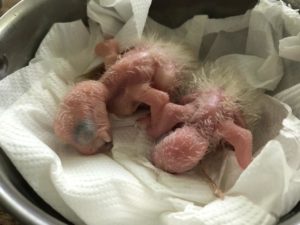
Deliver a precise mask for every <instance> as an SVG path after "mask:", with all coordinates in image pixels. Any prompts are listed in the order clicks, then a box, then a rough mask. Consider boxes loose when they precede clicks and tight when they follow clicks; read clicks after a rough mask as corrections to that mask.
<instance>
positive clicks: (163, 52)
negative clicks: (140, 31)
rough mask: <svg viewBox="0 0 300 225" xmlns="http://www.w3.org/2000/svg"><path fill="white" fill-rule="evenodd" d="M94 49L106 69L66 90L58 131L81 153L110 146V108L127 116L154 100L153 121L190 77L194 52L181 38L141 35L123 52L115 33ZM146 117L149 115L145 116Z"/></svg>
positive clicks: (57, 132)
mask: <svg viewBox="0 0 300 225" xmlns="http://www.w3.org/2000/svg"><path fill="white" fill-rule="evenodd" d="M95 52H96V54H98V55H99V56H100V57H102V58H103V60H104V64H105V69H106V71H105V72H104V74H103V75H102V76H101V77H100V79H99V80H97V81H92V80H89V81H83V82H80V83H78V84H77V85H75V86H74V88H73V89H72V90H71V91H70V92H69V93H68V94H67V95H66V97H65V98H64V100H63V102H62V104H61V107H60V109H59V111H58V113H57V116H56V119H55V121H54V131H55V133H56V135H57V136H58V137H60V138H61V139H62V140H64V141H65V142H66V143H68V144H71V145H73V146H74V147H75V148H76V149H77V150H78V151H79V152H81V153H83V154H94V153H97V152H99V151H103V150H105V149H107V148H110V147H111V146H112V134H111V127H110V121H109V118H108V113H114V114H116V115H117V116H128V115H131V114H132V113H133V112H135V111H136V110H137V108H138V107H139V106H140V105H141V104H146V105H148V106H150V111H151V118H150V123H151V121H157V120H158V118H157V117H159V116H160V115H159V112H160V111H161V109H162V107H163V106H164V105H165V104H166V103H168V102H169V100H170V98H173V97H175V96H176V90H177V89H178V87H179V86H180V85H181V83H182V82H185V80H188V77H189V76H190V74H191V70H193V68H194V65H195V59H196V57H195V56H194V55H193V54H191V51H189V50H187V48H186V47H185V46H184V45H183V44H180V43H177V42H172V41H163V40H159V39H157V38H153V37H152V38H143V39H142V40H141V41H140V42H138V43H137V44H136V45H135V46H134V47H133V48H130V49H127V50H125V51H124V52H123V54H120V50H119V46H118V43H117V42H116V41H115V40H114V39H110V40H106V41H104V42H101V43H99V44H98V45H97V46H96V48H95ZM147 119H148V118H147Z"/></svg>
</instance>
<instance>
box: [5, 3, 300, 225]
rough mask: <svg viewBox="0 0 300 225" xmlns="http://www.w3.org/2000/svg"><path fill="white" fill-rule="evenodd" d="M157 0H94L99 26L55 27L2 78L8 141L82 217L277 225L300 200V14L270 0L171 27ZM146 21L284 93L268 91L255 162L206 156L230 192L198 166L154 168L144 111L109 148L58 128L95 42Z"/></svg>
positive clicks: (62, 204) (59, 202)
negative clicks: (89, 147)
mask: <svg viewBox="0 0 300 225" xmlns="http://www.w3.org/2000/svg"><path fill="white" fill-rule="evenodd" d="M150 4H151V1H150V0H149V1H139V0H114V1H107V0H91V1H90V2H89V4H88V16H89V17H90V21H89V29H87V28H86V27H85V26H84V25H83V24H82V23H81V21H75V22H72V23H63V24H55V25H54V26H53V27H52V28H51V30H50V31H49V33H48V34H47V35H46V37H45V39H44V40H43V42H42V43H41V46H40V47H39V49H38V51H37V53H36V55H35V58H34V59H32V61H31V62H30V64H29V65H28V66H27V67H25V68H22V69H20V70H19V71H17V72H15V73H13V74H11V75H9V76H8V77H7V78H5V79H3V80H2V81H1V82H0V98H1V101H0V124H1V127H0V146H1V148H3V150H4V151H5V152H6V154H7V155H8V156H9V158H10V159H11V160H12V162H13V163H14V165H15V166H16V167H17V169H18V170H19V171H20V172H21V174H22V175H23V176H24V178H25V179H26V180H27V181H28V183H29V184H30V185H31V186H32V187H33V189H34V190H35V191H36V192H37V193H38V194H39V195H40V196H41V197H42V198H43V199H45V200H46V201H47V202H48V203H49V204H50V205H51V206H52V207H53V208H55V209H56V210H57V211H59V212H60V213H62V214H63V215H64V216H65V217H66V218H68V219H69V220H70V221H72V222H74V223H75V224H83V223H86V224H97V225H99V224H105V225H109V224H111V225H117V224H122V225H124V224H128V225H135V224H136V225H140V224H145V225H148V224H149V225H158V224H161V225H169V224H170V225H171V224H172V225H174V224H182V223H185V224H188V225H192V224H197V225H198V224H201V225H202V224H203V225H215V224H222V225H224V224H232V225H234V224H237V225H240V224H250V225H251V224H253V225H254V224H257V225H260V224H262V225H267V224H268V225H269V224H274V223H275V222H276V220H277V219H278V218H279V217H280V216H282V215H284V214H285V213H287V212H288V211H289V210H291V208H292V207H293V206H294V205H295V204H296V203H297V201H299V199H300V193H299V190H300V172H299V167H300V142H299V136H300V121H299V120H298V118H297V117H295V116H294V115H296V116H299V115H300V108H299V107H300V106H299V104H298V98H299V97H298V96H299V94H298V86H299V85H297V84H296V83H298V82H299V81H300V77H299V75H298V76H297V74H298V73H299V72H297V71H299V69H298V68H300V57H299V54H297V50H295V49H297V48H299V46H300V43H299V32H300V25H299V24H300V23H299V22H300V16H299V15H298V14H297V13H296V12H295V11H294V10H292V9H290V8H288V7H287V6H285V5H284V4H283V3H281V2H277V1H271V0H262V1H261V2H260V3H259V5H257V6H256V7H255V8H254V9H253V10H250V11H248V12H247V13H246V14H245V15H241V16H235V17H230V18H226V19H209V18H208V17H207V16H205V15H199V16H195V17H194V18H192V19H191V20H189V21H187V22H186V23H185V24H183V25H182V26H180V27H179V28H177V29H170V28H167V27H164V26H162V25H160V24H158V23H157V22H155V21H153V20H151V19H150V18H147V13H148V10H149V7H150ZM144 29H148V30H152V31H155V32H156V33H157V34H158V35H161V36H165V37H168V36H177V38H180V39H181V40H184V41H185V42H186V43H187V44H189V45H191V46H192V47H193V49H195V51H197V52H198V53H199V60H200V61H204V62H205V61H209V60H216V63H217V64H220V65H223V64H225V65H226V64H230V65H233V66H234V67H235V69H236V71H237V72H238V73H240V74H241V75H243V76H245V78H246V79H247V81H248V82H249V83H250V84H251V85H253V86H254V87H257V88H264V89H266V90H269V91H272V92H273V93H277V94H276V96H275V98H272V97H265V98H264V100H263V104H262V110H263V115H262V119H261V121H260V123H259V124H258V127H257V128H256V130H255V132H254V137H255V138H254V139H255V141H254V147H255V153H254V154H255V159H254V160H253V162H252V163H251V164H250V165H249V167H248V168H247V169H246V170H245V171H241V170H240V169H239V167H238V165H237V162H236V160H235V157H234V154H233V153H232V152H229V151H228V152H227V153H226V154H227V157H226V160H224V161H222V160H221V159H222V158H223V155H222V154H224V153H222V152H220V153H218V154H216V155H213V156H208V157H207V159H206V160H205V162H203V165H210V166H209V168H210V170H209V171H208V173H209V175H210V176H211V177H212V178H213V179H214V180H215V181H216V182H217V183H218V185H219V186H220V187H221V188H222V189H223V190H225V191H226V197H225V199H224V200H219V199H216V197H215V196H214V195H213V193H212V191H211V190H210V188H209V185H208V184H207V182H206V181H205V179H204V178H203V175H202V174H201V173H200V172H199V171H198V169H197V168H196V169H195V170H194V171H192V172H189V173H186V174H183V175H172V174H168V173H165V172H163V171H161V170H159V169H156V168H155V167H153V165H152V164H151V163H150V162H149V160H148V158H147V156H148V154H149V151H150V149H151V147H152V146H153V143H152V141H151V140H149V139H148V138H147V136H146V135H145V133H144V132H143V130H140V129H138V128H137V127H136V126H135V118H134V117H132V118H127V119H118V118H116V117H114V116H112V117H111V120H112V125H113V136H114V137H113V138H114V148H113V149H112V152H111V153H110V154H98V155H93V156H82V155H80V154H78V153H77V152H76V151H74V149H72V148H71V147H70V146H66V145H64V144H62V143H61V142H60V141H59V140H58V139H57V138H56V137H55V136H54V134H53V129H52V122H53V119H54V115H55V113H56V110H57V108H58V106H59V102H60V101H61V99H62V98H63V96H64V94H65V93H66V92H67V91H68V90H69V88H71V87H72V85H73V84H74V82H75V81H76V80H77V78H78V76H80V75H81V74H82V73H84V72H86V71H88V70H89V69H91V68H93V67H94V66H95V65H97V64H99V63H100V59H98V58H97V57H96V56H95V55H94V46H95V44H96V43H97V42H99V41H100V40H102V39H103V38H105V37H107V36H115V37H116V38H117V39H118V41H120V43H121V45H122V47H123V48H125V47H128V46H130V45H132V44H134V42H135V40H137V39H138V38H140V37H141V35H142V32H143V30H144ZM294 85H295V86H294ZM282 90H283V91H282ZM280 91H282V92H280ZM278 92H280V93H278ZM276 98H277V99H276ZM285 103H286V104H285ZM293 114H294V115H293Z"/></svg>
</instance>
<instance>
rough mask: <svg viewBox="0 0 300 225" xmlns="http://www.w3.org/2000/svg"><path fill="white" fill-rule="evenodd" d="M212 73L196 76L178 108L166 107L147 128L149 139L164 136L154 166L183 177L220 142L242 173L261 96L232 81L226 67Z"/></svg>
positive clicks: (237, 79)
mask: <svg viewBox="0 0 300 225" xmlns="http://www.w3.org/2000/svg"><path fill="white" fill-rule="evenodd" d="M212 68H213V67H212V66H211V67H209V66H207V68H206V72H205V73H204V69H203V70H201V71H199V72H198V73H197V74H196V75H195V78H196V79H195V80H194V81H193V83H194V85H193V86H194V88H192V90H191V93H190V94H188V95H186V96H184V97H182V99H181V104H180V105H179V104H174V103H167V104H166V105H165V106H164V107H163V109H162V110H161V112H160V117H158V118H157V120H156V121H153V122H152V124H151V125H150V126H149V127H148V129H147V132H148V134H149V135H151V136H152V137H154V138H158V137H160V136H162V135H164V136H163V137H162V138H161V140H160V141H159V142H158V144H157V145H156V146H155V147H154V149H153V152H152V161H153V163H154V165H155V166H157V167H159V168H161V169H163V170H165V171H167V172H171V173H183V172H186V171H189V170H191V169H192V168H194V167H195V166H196V165H197V164H198V163H199V161H200V160H201V159H203V157H204V156H205V154H207V152H209V151H212V150H215V149H219V148H220V146H221V147H222V146H224V143H228V144H230V145H231V146H232V147H233V149H234V151H235V155H236V158H237V161H238V163H239V165H240V167H241V168H243V169H244V168H246V167H247V166H248V164H249V163H250V162H251V160H252V133H251V131H250V129H251V127H253V124H254V122H255V121H256V120H257V119H258V115H259V109H258V103H257V101H258V97H259V95H260V93H261V92H260V91H259V90H254V89H253V88H251V87H250V86H248V85H247V84H246V83H245V81H243V80H241V78H240V77H238V76H234V74H233V71H232V70H230V68H229V67H228V68H216V66H214V68H213V69H212ZM166 133H167V135H165V134H166Z"/></svg>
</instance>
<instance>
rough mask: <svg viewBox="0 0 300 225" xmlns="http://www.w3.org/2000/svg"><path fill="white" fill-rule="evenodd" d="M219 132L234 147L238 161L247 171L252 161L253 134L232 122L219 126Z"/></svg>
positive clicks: (227, 121)
mask: <svg viewBox="0 0 300 225" xmlns="http://www.w3.org/2000/svg"><path fill="white" fill-rule="evenodd" d="M217 132H218V134H219V135H221V136H222V137H223V138H224V140H225V141H227V142H228V143H229V144H231V145H232V146H233V147H234V151H235V155H236V158H237V161H238V163H239V165H240V166H241V168H242V169H245V168H246V167H247V166H248V165H249V164H250V162H251V161H252V134H251V132H250V131H249V130H247V129H245V128H242V127H240V126H238V125H236V124H235V123H234V122H233V121H231V120H226V121H224V122H222V123H220V124H219V126H218V128H217Z"/></svg>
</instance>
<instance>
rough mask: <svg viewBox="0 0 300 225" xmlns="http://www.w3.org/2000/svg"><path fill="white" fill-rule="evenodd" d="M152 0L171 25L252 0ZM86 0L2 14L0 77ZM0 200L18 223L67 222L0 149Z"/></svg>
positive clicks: (80, 11) (27, 5)
mask: <svg viewBox="0 0 300 225" xmlns="http://www.w3.org/2000/svg"><path fill="white" fill-rule="evenodd" d="M152 2H153V3H152V6H151V8H150V16H151V17H152V18H153V19H154V20H157V21H158V22H160V23H162V24H165V25H168V26H170V27H177V26H179V25H180V24H182V23H183V22H184V21H185V20H187V19H189V18H191V17H192V16H193V15H195V14H208V15H209V16H210V17H215V18H216V17H218V18H220V17H226V16H233V15H238V14H241V13H244V12H245V11H246V10H247V9H249V8H252V7H253V6H254V5H255V4H256V2H257V0H247V1H240V0H227V1H223V0H214V1H213V0H203V1H199V0H186V1H182V0H172V4H169V2H168V1H161V0H153V1H152ZM86 4H87V1H86V0H39V1H37V0H23V1H21V2H19V3H18V4H17V5H16V6H14V7H13V8H12V9H11V10H9V11H8V12H7V13H6V14H4V15H3V16H2V17H1V18H0V80H1V79H2V78H4V77H5V76H7V75H9V74H10V73H12V72H14V71H15V70H17V69H19V68H21V67H23V66H25V65H27V64H28V62H29V60H30V59H31V58H32V57H33V56H34V53H35V51H36V49H37V47H38V46H39V44H40V42H41V40H42V39H43V37H44V36H45V34H46V33H47V31H48V30H49V29H50V27H51V25H52V24H53V23H55V22H67V21H74V20H78V19H82V20H86V17H87V16H86ZM174 15H175V16H174ZM174 18H176V19H175V20H174ZM299 26H300V25H299ZM20 37H21V38H20ZM0 204H1V206H2V207H3V208H5V209H6V210H7V211H9V212H10V213H11V214H12V215H14V217H16V218H17V220H19V221H20V222H21V224H30V225H40V224H43V225H44V224H55V225H60V224H61V225H63V224H71V222H69V221H68V220H66V219H65V218H64V217H63V216H62V215H60V214H59V212H56V211H55V210H54V209H52V208H51V207H50V206H49V205H48V204H47V203H46V202H44V201H43V200H42V199H41V198H40V197H39V196H38V195H37V194H36V193H35V192H34V191H33V190H32V188H31V187H30V186H29V185H28V184H27V183H26V181H25V180H24V179H23V178H22V176H21V175H20V173H19V172H18V171H17V170H16V168H15V167H14V165H13V164H12V163H11V162H10V160H9V159H8V157H7V156H6V155H5V153H4V151H3V150H2V149H0ZM299 211H300V204H298V205H297V206H296V207H295V208H294V209H293V210H292V211H291V212H290V213H289V214H287V215H286V216H284V217H282V218H281V220H280V223H279V224H280V225H296V224H300V213H298V212H299Z"/></svg>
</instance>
